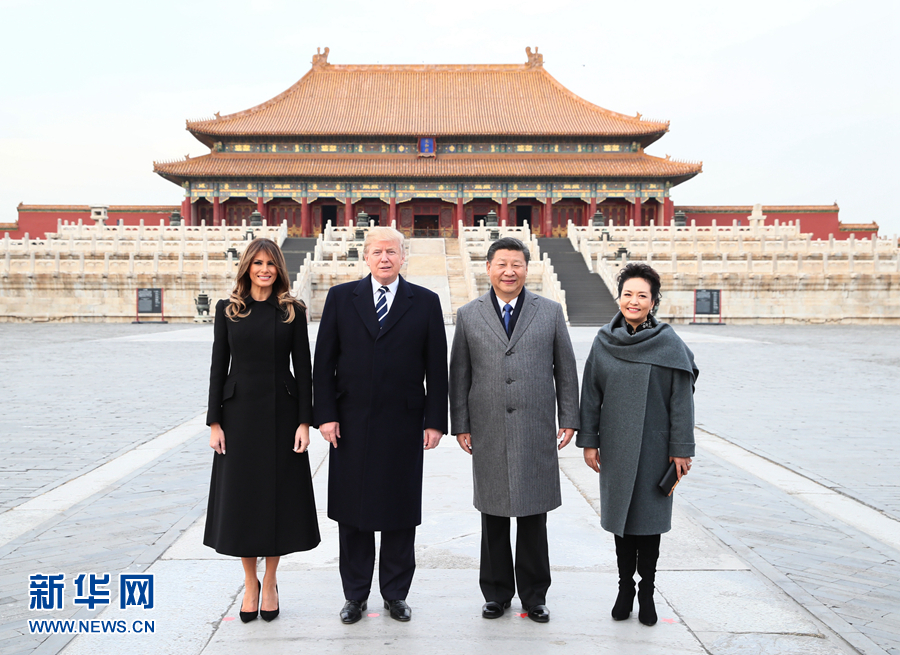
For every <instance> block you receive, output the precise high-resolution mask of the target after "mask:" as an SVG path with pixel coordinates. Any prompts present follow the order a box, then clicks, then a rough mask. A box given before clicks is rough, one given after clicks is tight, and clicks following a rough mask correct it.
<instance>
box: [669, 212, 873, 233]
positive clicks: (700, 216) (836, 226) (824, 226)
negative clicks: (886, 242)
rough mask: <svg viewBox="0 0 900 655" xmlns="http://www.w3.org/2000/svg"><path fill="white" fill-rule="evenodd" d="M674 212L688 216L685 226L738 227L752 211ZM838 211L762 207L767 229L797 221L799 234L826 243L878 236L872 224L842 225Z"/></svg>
mask: <svg viewBox="0 0 900 655" xmlns="http://www.w3.org/2000/svg"><path fill="white" fill-rule="evenodd" d="M675 211H683V212H684V213H685V215H686V216H687V224H688V225H690V224H691V221H692V220H693V221H695V222H696V225H697V227H704V226H708V225H712V222H713V221H716V224H717V225H731V224H732V222H733V221H735V220H737V221H738V222H739V224H740V225H749V224H750V223H749V221H748V220H747V217H748V216H750V212H752V211H753V207H751V206H750V205H747V206H714V205H708V206H707V205H700V206H678V205H676V206H675ZM839 211H840V208H839V207H838V206H837V205H824V206H805V205H782V206H768V207H766V206H763V208H762V213H763V215H764V216H765V217H766V220H765V224H766V225H774V224H775V221H776V220H777V221H778V222H779V224H781V225H784V224H786V223H788V222H789V221H792V222H794V223H795V224H796V222H797V221H800V231H801V232H803V233H804V234H806V233H812V235H813V239H827V238H828V235H830V234H833V235H834V238H835V239H849V238H850V234H851V233H852V234H856V238H858V239H862V238H868V237H869V236H870V235H871V234H873V233H876V234H877V232H878V226H877V225H876V224H875V223H868V224H863V225H852V226H851V225H841V222H840V220H839V219H838V212H839Z"/></svg>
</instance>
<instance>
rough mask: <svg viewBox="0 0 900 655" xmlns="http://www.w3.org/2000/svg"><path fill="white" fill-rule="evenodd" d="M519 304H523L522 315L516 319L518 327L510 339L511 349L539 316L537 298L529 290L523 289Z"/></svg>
mask: <svg viewBox="0 0 900 655" xmlns="http://www.w3.org/2000/svg"><path fill="white" fill-rule="evenodd" d="M519 302H521V303H522V313H521V314H519V318H518V319H516V327H515V328H513V333H512V336H511V337H510V339H509V347H510V348H512V347H513V346H515V345H516V343H517V342H518V341H519V339H521V338H522V335H523V334H524V333H525V330H527V329H528V326H529V325H530V324H531V321H532V320H533V319H534V317H535V315H536V314H537V296H536V295H534V294H533V293H531V292H530V291H528V290H527V289H522V293H521V295H520V296H519Z"/></svg>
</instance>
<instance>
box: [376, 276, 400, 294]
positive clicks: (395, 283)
mask: <svg viewBox="0 0 900 655" xmlns="http://www.w3.org/2000/svg"><path fill="white" fill-rule="evenodd" d="M371 278H372V293H376V294H377V293H378V290H379V289H380V288H381V283H380V282H378V280H376V279H375V276H374V275H372V276H371ZM385 286H386V287H387V288H388V291H390V293H391V295H392V296H396V295H397V287H399V286H400V276H399V275H398V276H397V277H396V279H395V280H394V281H393V282H391V283H390V284H387V285H385Z"/></svg>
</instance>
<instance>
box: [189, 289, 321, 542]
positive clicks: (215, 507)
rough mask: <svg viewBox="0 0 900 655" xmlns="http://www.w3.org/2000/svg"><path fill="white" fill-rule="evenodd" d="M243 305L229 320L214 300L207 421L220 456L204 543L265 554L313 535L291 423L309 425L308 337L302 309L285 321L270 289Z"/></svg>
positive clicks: (304, 461)
mask: <svg viewBox="0 0 900 655" xmlns="http://www.w3.org/2000/svg"><path fill="white" fill-rule="evenodd" d="M246 302H247V304H248V306H249V307H250V315H249V316H247V317H246V318H241V319H238V320H237V321H232V320H230V319H228V318H227V317H226V316H225V307H226V306H227V302H226V301H224V300H220V301H219V303H218V304H217V305H216V322H215V341H214V342H213V352H212V366H211V367H210V375H209V410H208V412H207V415H206V423H207V425H210V424H212V423H220V424H221V425H222V429H223V430H224V432H225V454H224V455H219V454H214V455H213V470H212V481H211V483H210V488H209V508H208V511H207V516H206V533H205V535H204V537H203V543H204V544H206V545H207V546H210V547H211V548H215V549H216V551H217V552H219V553H222V554H224V555H232V556H235V557H274V556H278V555H286V554H288V553H293V552H296V551H301V550H310V549H311V548H315V547H316V545H318V543H319V540H320V539H319V524H318V520H317V518H316V503H315V499H314V497H313V488H312V478H311V476H310V471H309V455H308V454H307V453H295V452H294V451H293V448H294V434H295V433H296V431H297V426H299V425H300V424H301V423H312V384H311V371H310V360H309V339H308V337H307V334H306V316H305V314H304V312H303V311H302V310H299V309H298V311H297V312H296V314H295V318H294V320H293V321H292V322H291V323H285V322H284V317H283V314H282V312H281V309H280V308H279V307H278V302H277V300H276V299H275V297H274V294H272V295H271V296H269V298H268V300H266V301H264V302H256V301H254V300H253V299H252V298H247V299H246ZM289 363H293V367H294V375H291V370H290V368H289ZM295 376H296V377H295Z"/></svg>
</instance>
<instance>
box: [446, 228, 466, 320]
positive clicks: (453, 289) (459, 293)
mask: <svg viewBox="0 0 900 655" xmlns="http://www.w3.org/2000/svg"><path fill="white" fill-rule="evenodd" d="M444 248H445V252H446V257H447V280H448V282H449V284H450V309H451V311H452V313H453V315H454V316H455V315H456V310H458V309H459V308H460V307H462V306H463V305H465V304H466V303H467V302H469V292H468V289H467V287H466V278H465V274H464V273H463V264H462V257H461V256H460V254H459V239H452V238H445V239H444Z"/></svg>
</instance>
